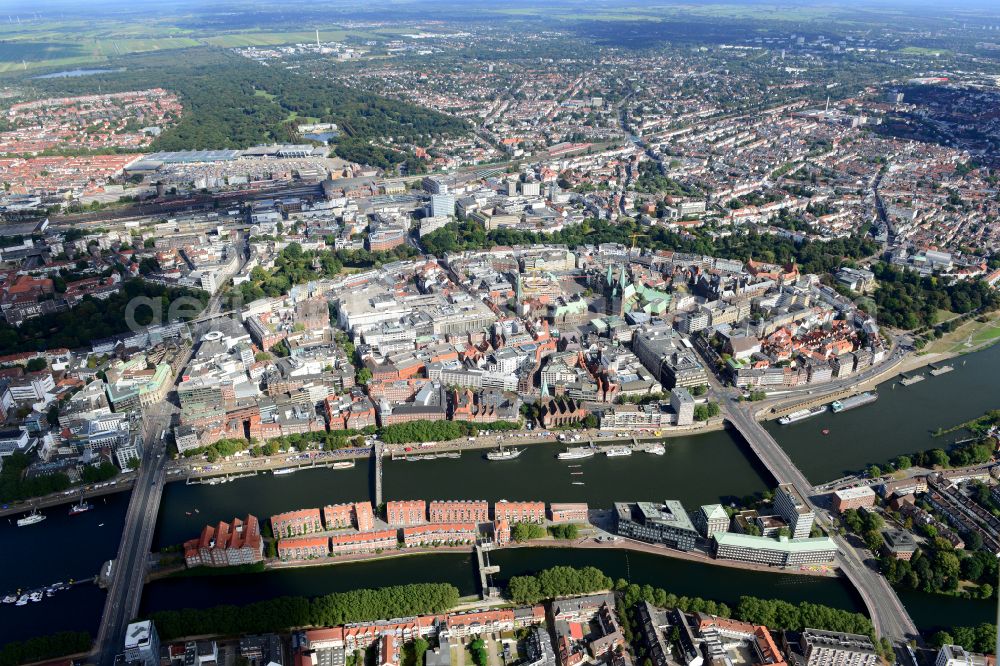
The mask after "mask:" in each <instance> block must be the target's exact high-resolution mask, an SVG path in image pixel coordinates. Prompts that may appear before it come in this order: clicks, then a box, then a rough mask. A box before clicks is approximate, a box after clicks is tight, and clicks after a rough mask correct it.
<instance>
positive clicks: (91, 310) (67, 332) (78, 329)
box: [0, 279, 208, 353]
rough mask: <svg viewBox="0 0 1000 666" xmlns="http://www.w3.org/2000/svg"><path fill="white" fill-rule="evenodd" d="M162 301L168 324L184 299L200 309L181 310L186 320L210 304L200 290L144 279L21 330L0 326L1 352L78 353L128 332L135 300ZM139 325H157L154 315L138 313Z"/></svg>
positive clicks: (146, 310)
mask: <svg viewBox="0 0 1000 666" xmlns="http://www.w3.org/2000/svg"><path fill="white" fill-rule="evenodd" d="M140 297H143V298H150V299H153V300H154V301H156V300H158V301H159V306H160V307H159V312H158V313H157V314H156V316H159V317H161V321H163V322H164V323H166V321H167V317H168V315H169V314H170V305H171V303H174V302H176V301H177V300H178V299H180V298H182V297H188V298H193V299H194V300H195V301H197V302H198V303H200V306H198V307H184V308H179V309H178V314H179V315H181V318H182V319H190V318H192V316H193V315H197V314H200V313H201V311H202V310H203V309H204V307H205V305H206V304H207V303H208V294H207V293H206V292H204V291H201V290H200V289H185V288H172V287H165V286H163V285H160V284H154V283H152V282H145V281H143V280H141V279H135V280H129V281H127V282H125V283H124V284H123V285H122V288H121V290H120V291H118V292H117V293H114V294H112V295H111V296H110V297H109V298H107V299H105V300H103V301H102V300H97V299H96V298H93V297H91V296H85V297H84V299H83V301H81V302H80V304H79V305H77V306H76V307H74V308H72V309H70V310H68V311H66V312H56V313H54V314H47V315H42V316H40V317H34V318H32V319H28V320H27V321H25V322H24V323H23V324H21V325H20V326H18V327H15V326H11V325H10V324H8V323H6V322H0V349H3V350H4V351H5V353H11V352H22V351H36V350H45V349H54V348H58V347H68V348H70V349H76V348H79V347H86V346H89V345H90V343H91V341H92V340H100V339H102V338H107V337H111V336H113V335H118V334H120V333H125V332H126V331H128V330H129V329H128V322H127V321H126V319H125V314H126V311H127V310H126V308H127V307H128V304H129V302H130V301H131V300H132V299H134V298H140ZM134 315H135V323H136V324H138V325H139V326H147V325H149V324H151V323H153V322H154V321H155V320H154V313H153V312H152V311H151V310H150V308H148V307H145V306H143V307H139V308H137V309H136V310H135V313H134Z"/></svg>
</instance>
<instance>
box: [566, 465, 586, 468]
mask: <svg viewBox="0 0 1000 666" xmlns="http://www.w3.org/2000/svg"><path fill="white" fill-rule="evenodd" d="M567 467H569V468H570V469H573V468H574V467H583V465H567Z"/></svg>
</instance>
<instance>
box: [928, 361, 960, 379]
mask: <svg viewBox="0 0 1000 666" xmlns="http://www.w3.org/2000/svg"><path fill="white" fill-rule="evenodd" d="M954 369H955V367H954V366H952V365H938V366H935V365H933V364H931V375H932V376H934V377H937V376H938V375H943V374H945V373H948V372H951V371H952V370H954Z"/></svg>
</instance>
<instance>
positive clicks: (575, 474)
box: [569, 472, 583, 476]
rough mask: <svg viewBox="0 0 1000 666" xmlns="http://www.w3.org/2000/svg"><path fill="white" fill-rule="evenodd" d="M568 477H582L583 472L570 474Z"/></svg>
mask: <svg viewBox="0 0 1000 666" xmlns="http://www.w3.org/2000/svg"><path fill="white" fill-rule="evenodd" d="M569 475H570V476H583V472H570V473H569Z"/></svg>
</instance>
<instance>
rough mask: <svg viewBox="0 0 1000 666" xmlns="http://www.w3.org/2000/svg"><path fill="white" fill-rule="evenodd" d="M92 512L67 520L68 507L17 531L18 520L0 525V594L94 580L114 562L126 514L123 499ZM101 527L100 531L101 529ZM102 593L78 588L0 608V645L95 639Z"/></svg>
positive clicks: (102, 502) (104, 500)
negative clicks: (67, 637) (70, 634)
mask: <svg viewBox="0 0 1000 666" xmlns="http://www.w3.org/2000/svg"><path fill="white" fill-rule="evenodd" d="M91 502H92V503H93V504H94V509H93V510H91V511H88V512H87V513H82V514H80V515H77V516H70V515H69V505H62V506H59V507H56V508H53V509H48V510H47V511H45V512H44V513H45V515H46V519H45V521H44V522H41V523H38V524H37V525H31V526H28V527H17V525H16V524H15V522H16V520H17V518H19V517H20V516H11V517H10V520H9V522H8V521H7V520H0V553H3V556H4V561H5V562H6V563H7V564H6V565H5V566H2V567H0V594H8V593H12V592H14V591H15V590H17V589H31V588H34V587H41V586H45V585H51V584H52V583H55V582H58V581H62V582H68V581H69V580H70V579H75V580H84V579H89V578H93V577H94V576H95V575H97V572H98V571H99V570H100V568H101V565H102V564H103V563H104V562H106V561H107V560H110V559H112V558H113V557H115V555H116V552H117V550H118V541H119V539H120V538H121V533H122V527H123V525H124V522H125V511H126V509H127V508H128V494H127V493H117V494H114V495H108V496H106V497H101V498H97V499H94V500H91ZM101 525H103V526H101ZM104 596H105V595H104V591H103V590H101V589H100V588H98V587H97V586H96V585H94V584H92V583H85V584H80V585H77V586H75V587H73V588H72V589H69V590H64V591H62V592H59V593H57V594H56V595H55V596H54V597H51V598H45V599H43V600H42V601H40V602H38V603H28V605H27V606H15V605H14V604H0V643H5V642H7V641H11V640H18V639H24V638H30V637H31V636H37V635H41V634H51V633H54V632H57V631H90V632H91V634H96V633H97V625H98V622H99V620H100V614H101V609H102V608H103V605H104Z"/></svg>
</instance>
